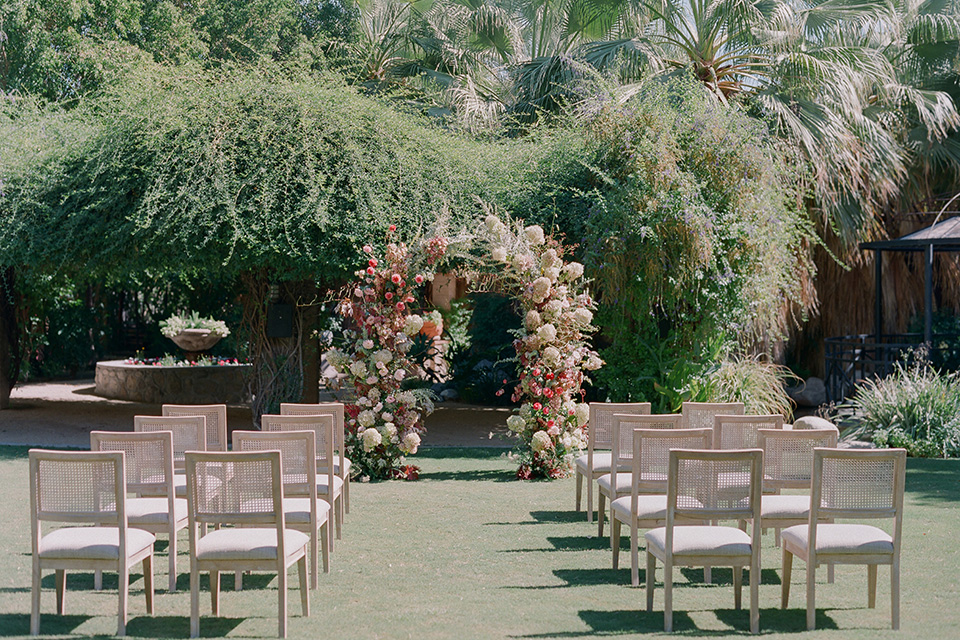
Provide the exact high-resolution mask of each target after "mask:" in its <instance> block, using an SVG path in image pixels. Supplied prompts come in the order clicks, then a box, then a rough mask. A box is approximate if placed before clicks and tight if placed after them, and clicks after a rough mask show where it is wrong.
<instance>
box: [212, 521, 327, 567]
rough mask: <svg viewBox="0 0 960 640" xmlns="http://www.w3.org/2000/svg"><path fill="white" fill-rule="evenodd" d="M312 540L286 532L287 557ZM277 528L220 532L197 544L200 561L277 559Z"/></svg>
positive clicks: (213, 532) (298, 533)
mask: <svg viewBox="0 0 960 640" xmlns="http://www.w3.org/2000/svg"><path fill="white" fill-rule="evenodd" d="M309 541H310V538H308V537H307V536H306V534H303V533H301V532H299V531H293V530H291V529H284V531H283V544H284V546H285V547H286V551H287V555H290V554H292V553H293V552H294V551H296V550H298V549H300V548H302V547H303V545H305V544H307V543H308V542H309ZM276 558H277V530H276V529H254V528H242V529H219V530H217V531H211V532H209V533H207V535H205V536H203V537H202V538H200V539H199V540H198V541H197V559H198V560H276Z"/></svg>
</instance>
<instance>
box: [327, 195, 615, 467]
mask: <svg viewBox="0 0 960 640" xmlns="http://www.w3.org/2000/svg"><path fill="white" fill-rule="evenodd" d="M481 229H482V231H481V233H480V236H479V238H478V239H479V240H481V242H482V243H483V244H484V247H483V248H484V250H485V255H484V259H483V260H484V262H485V263H486V264H487V265H488V266H492V267H494V268H496V276H495V278H496V279H497V280H498V281H499V288H501V289H504V290H508V291H511V292H513V293H514V295H516V297H517V300H518V301H519V304H520V306H521V310H522V312H523V317H524V322H523V327H522V328H521V329H520V330H519V331H517V332H516V340H514V348H515V349H516V352H517V359H518V362H519V365H520V366H519V380H518V382H517V384H516V386H515V387H514V390H513V394H512V398H513V401H514V402H522V404H521V406H520V409H519V411H518V412H517V413H516V414H515V415H512V416H510V418H509V419H508V420H507V426H508V427H509V429H510V431H511V432H512V433H513V434H514V435H515V437H516V438H517V440H518V442H517V445H516V447H515V450H514V456H515V458H516V459H517V460H518V462H519V469H518V471H517V477H518V478H520V479H529V478H534V477H546V478H561V477H564V476H566V475H568V474H569V473H570V471H571V464H572V460H573V456H574V455H576V454H577V453H579V452H580V451H581V450H582V449H583V447H584V444H585V442H586V438H585V434H584V426H585V425H586V422H587V418H588V416H589V408H588V406H587V405H586V404H585V403H582V402H579V400H581V399H582V396H583V390H582V386H583V383H584V382H585V380H586V379H587V378H586V374H585V372H586V371H592V370H596V369H598V368H600V367H601V366H602V364H603V362H602V361H601V360H600V358H599V356H598V355H597V353H596V352H595V351H594V350H593V349H592V348H590V346H589V337H590V335H591V334H592V333H593V332H594V331H595V330H596V328H595V327H594V326H593V325H592V321H593V310H594V309H595V308H596V305H595V302H594V300H593V298H592V297H591V296H590V294H589V292H588V290H587V287H586V285H587V282H586V280H585V279H584V277H583V265H581V264H580V263H578V262H567V261H566V260H565V259H564V255H565V253H566V252H567V248H565V247H564V246H563V245H562V244H561V243H560V242H559V241H557V240H555V239H554V238H551V237H547V236H545V235H544V232H543V229H542V228H541V227H539V226H536V225H533V226H528V227H524V226H523V224H522V222H520V221H516V222H510V223H509V224H505V223H504V222H503V221H501V220H500V219H499V218H498V217H497V216H495V215H492V214H490V215H488V216H486V218H485V219H484V224H483V225H482V226H481ZM395 231H396V227H395V226H393V225H391V226H390V230H389V233H388V236H387V240H388V242H387V245H386V252H385V254H384V256H383V259H382V260H380V259H378V258H377V257H376V256H374V255H373V253H374V251H373V248H372V247H371V246H370V245H366V246H364V247H363V251H364V253H365V254H366V260H367V265H366V267H365V268H364V269H363V270H361V271H358V272H357V276H358V278H359V280H358V281H357V282H356V283H354V284H352V285H350V286H349V287H347V288H346V289H345V291H344V294H343V296H342V297H341V300H340V302H339V304H338V305H337V312H338V313H339V314H340V315H341V316H343V317H344V318H347V319H348V320H349V321H350V324H351V325H352V328H348V329H346V330H345V331H344V332H343V337H344V347H343V349H331V350H330V351H329V352H328V353H327V360H328V362H329V363H330V364H331V365H332V366H333V367H334V369H336V371H337V372H338V373H339V374H341V375H342V376H344V378H345V380H346V382H347V383H348V384H350V385H352V386H353V388H354V390H355V391H356V395H357V400H356V401H355V402H354V403H351V404H347V405H346V412H347V416H348V419H347V437H346V447H347V453H348V455H349V457H350V459H351V460H352V461H353V462H354V464H355V465H356V468H357V470H358V472H359V473H360V474H361V475H368V476H370V477H371V478H407V479H415V478H416V477H417V475H418V473H419V469H418V468H417V467H416V466H413V465H408V464H407V463H406V456H407V455H412V454H414V453H416V452H417V448H418V447H419V445H420V436H421V434H422V433H423V431H424V426H423V418H424V417H425V415H428V414H429V413H430V412H432V411H433V402H432V396H431V393H430V392H429V391H427V390H426V389H407V390H404V389H403V382H404V380H405V379H406V378H407V377H408V376H410V375H411V374H413V373H415V372H416V370H417V366H416V365H415V364H414V362H413V361H412V360H411V359H410V357H409V354H410V350H411V348H412V347H413V340H414V336H416V335H417V334H418V333H419V332H420V330H421V329H422V328H423V323H424V318H423V317H421V316H420V315H418V314H416V313H414V311H413V310H414V309H416V308H417V304H418V300H417V291H418V289H419V287H420V285H422V284H423V283H424V282H425V281H426V280H427V279H432V277H433V274H432V273H431V271H430V267H432V266H433V265H435V264H436V263H438V262H439V261H441V260H442V259H443V258H444V257H445V255H446V254H447V251H448V247H449V243H450V240H449V239H448V238H447V237H445V236H443V235H439V234H438V235H435V236H433V237H431V238H429V239H428V240H426V241H424V242H422V243H421V252H422V254H423V257H424V258H425V260H424V262H425V263H426V265H427V266H426V268H424V269H423V270H421V272H418V273H417V274H416V275H414V276H413V278H412V280H411V278H410V274H411V273H412V272H413V271H414V266H413V265H414V260H413V258H412V256H411V252H410V251H409V250H408V248H407V246H406V245H405V244H403V243H400V242H392V241H390V239H391V237H392V234H393V233H394V232H395ZM491 260H492V263H491ZM430 320H431V321H433V322H434V323H435V324H437V326H438V327H440V328H441V330H442V320H441V318H440V315H439V313H436V312H434V313H432V314H431V316H430ZM504 382H506V381H504Z"/></svg>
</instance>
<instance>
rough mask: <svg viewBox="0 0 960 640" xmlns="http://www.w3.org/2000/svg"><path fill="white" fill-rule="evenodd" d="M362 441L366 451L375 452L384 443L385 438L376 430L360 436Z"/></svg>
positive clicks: (368, 430)
mask: <svg viewBox="0 0 960 640" xmlns="http://www.w3.org/2000/svg"><path fill="white" fill-rule="evenodd" d="M360 439H361V440H362V441H363V450H364V451H373V450H374V449H376V448H377V447H379V446H380V443H381V442H383V436H381V435H380V432H379V431H377V430H376V429H367V430H366V431H364V432H363V433H362V434H360Z"/></svg>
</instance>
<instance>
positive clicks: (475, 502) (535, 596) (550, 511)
mask: <svg viewBox="0 0 960 640" xmlns="http://www.w3.org/2000/svg"><path fill="white" fill-rule="evenodd" d="M501 455H502V454H501V452H500V451H496V450H492V449H432V450H423V451H422V453H421V454H420V455H418V456H417V462H418V464H420V465H421V466H422V467H423V475H422V478H421V480H420V481H419V482H409V483H405V482H388V483H374V484H355V485H353V490H352V496H351V497H352V507H353V509H352V512H351V514H350V516H349V517H348V519H347V521H346V523H345V527H344V532H343V540H342V541H339V542H338V544H337V547H336V551H335V553H334V555H333V557H332V560H331V564H332V566H331V573H330V574H328V575H323V574H321V576H320V578H321V579H320V588H319V589H318V590H317V591H314V592H311V606H312V608H313V613H312V615H311V617H309V618H302V617H300V615H299V597H298V594H297V593H296V592H291V594H290V637H292V638H325V637H331V638H332V637H342V638H360V639H367V638H416V639H420V638H455V637H460V638H464V639H469V638H577V637H584V638H590V637H598V636H617V637H632V636H638V635H640V634H648V633H657V632H659V633H662V628H663V627H662V624H663V616H662V613H660V611H661V607H662V590H661V589H660V588H659V585H658V589H657V600H656V610H655V611H654V612H653V613H650V614H648V613H646V612H644V611H642V610H641V608H642V606H643V602H644V590H643V588H642V587H641V588H632V587H630V586H629V582H630V576H629V556H628V555H627V554H626V553H624V554H623V555H622V556H621V558H622V560H623V564H622V565H621V567H622V568H621V569H620V570H619V571H616V572H615V571H612V570H611V569H610V568H609V567H610V553H609V551H608V547H607V542H606V539H603V540H600V539H598V538H597V537H596V528H595V525H588V524H587V522H586V521H585V518H584V515H583V514H576V513H574V511H573V492H574V491H573V484H574V483H573V480H572V479H571V480H566V481H558V482H552V483H550V482H516V481H514V480H513V479H512V470H513V468H514V467H513V465H512V463H511V462H510V461H509V460H506V459H505V458H502V457H500V456H501ZM908 470H909V471H908V477H907V498H906V502H907V511H906V524H905V535H904V542H903V577H902V585H903V599H902V611H903V613H902V616H903V619H902V630H901V631H900V632H899V633H897V632H892V631H890V629H889V621H890V609H889V573H888V572H887V571H886V570H885V569H883V568H881V570H880V581H879V582H880V593H879V594H878V607H877V609H876V610H869V609H867V608H866V597H867V596H866V570H865V569H862V568H859V567H838V568H837V580H836V583H835V584H832V585H831V584H826V570H825V569H821V571H820V572H818V577H819V585H818V605H819V608H818V613H817V620H818V627H820V629H821V630H818V631H816V632H814V633H809V634H808V633H807V632H805V631H804V629H805V628H806V627H805V614H804V609H803V606H804V602H803V593H804V588H803V581H804V580H805V573H804V570H803V565H802V563H801V564H800V565H799V567H796V568H795V570H794V578H793V579H794V582H795V584H794V587H793V589H792V592H793V593H792V606H793V608H791V609H789V610H787V611H780V610H779V609H778V606H779V594H780V582H779V574H780V571H779V569H775V568H776V567H779V563H780V553H779V551H778V550H777V549H776V548H775V547H774V546H773V536H772V534H769V535H768V536H766V537H765V540H764V542H765V544H764V549H763V553H764V556H763V566H764V567H765V569H764V571H763V572H762V574H763V575H762V579H763V583H762V586H761V588H760V626H761V632H762V633H763V634H765V635H767V636H775V637H781V636H783V637H786V636H796V635H800V636H802V637H805V638H806V637H817V638H819V637H824V638H844V639H846V638H864V639H866V638H870V639H871V640H873V639H874V638H884V637H887V638H917V637H924V638H957V637H960V586H958V583H960V577H958V576H960V551H958V545H957V544H956V543H955V540H956V536H957V532H958V531H960V510H958V508H957V505H958V503H960V463H958V462H953V461H939V460H910V461H909V463H908ZM0 483H2V486H4V487H6V490H5V491H4V492H3V494H2V495H0V513H2V514H3V515H2V519H0V522H2V525H3V537H2V538H0V539H2V545H3V553H2V555H0V636H4V637H6V636H21V635H26V633H27V630H28V622H29V611H30V544H29V531H30V525H29V517H28V508H29V501H28V496H27V461H26V450H25V449H22V448H10V447H5V448H4V447H0ZM182 540H184V542H183V546H182V549H186V541H185V536H184V537H183V538H182ZM157 548H158V559H157V562H156V566H157V570H158V574H157V580H156V584H157V585H158V587H160V586H165V585H166V582H167V581H166V576H165V575H164V573H165V571H166V564H167V563H166V558H165V555H166V542H165V541H163V542H160V543H159V544H158V545H157ZM641 564H642V561H641ZM180 566H181V572H182V571H183V570H186V569H187V568H188V566H189V564H188V559H187V556H186V555H184V556H182V560H181V563H180ZM291 576H292V577H293V574H291ZM111 578H112V579H111ZM730 580H731V574H730V570H729V569H727V570H723V569H715V570H714V582H715V584H712V585H704V584H703V583H702V581H701V572H700V571H699V570H696V571H688V570H686V569H684V570H678V571H677V581H678V583H679V587H678V588H677V589H676V590H675V596H674V598H675V608H676V613H675V617H674V620H675V628H676V629H677V631H676V634H677V635H695V636H714V637H722V636H725V635H747V634H746V629H747V628H748V618H747V614H746V612H740V611H734V610H733V592H732V588H731V586H730ZM223 582H224V593H223V596H222V598H221V612H222V613H223V616H224V617H222V618H220V619H214V618H210V617H202V618H201V621H200V628H201V633H202V635H204V636H231V637H275V634H276V618H275V610H276V591H275V589H276V579H275V578H274V577H272V576H267V575H263V576H259V575H255V576H251V577H249V578H248V579H247V580H245V586H246V587H247V590H245V591H243V592H240V593H235V592H233V591H232V584H233V580H232V578H231V577H229V576H228V577H225V578H224V581H223ZM642 582H643V576H642V569H641V583H642ZM92 583H93V579H92V575H91V574H73V575H71V576H70V577H69V579H68V589H69V590H68V593H67V613H68V615H67V616H65V617H62V618H61V617H58V616H56V615H55V614H54V613H53V610H54V593H53V575H52V574H50V575H46V576H45V577H44V581H43V585H44V593H43V609H42V610H43V612H44V615H43V617H42V621H41V632H43V633H44V634H50V635H56V636H61V637H71V636H78V635H79V636H94V635H110V634H112V633H113V631H114V630H115V624H116V618H115V612H116V592H115V591H111V590H110V589H111V587H112V588H114V589H115V588H116V578H115V577H111V576H106V577H105V579H104V583H105V586H106V589H105V590H104V591H103V592H100V593H96V592H93V591H91V590H90V588H91V587H92ZM179 584H180V586H181V587H182V589H183V590H182V591H180V592H178V593H176V594H167V593H166V592H165V591H163V590H159V589H158V591H157V601H156V616H154V617H148V616H146V615H145V614H144V602H143V594H142V591H141V589H142V587H143V580H142V577H141V576H139V575H137V576H134V578H133V580H132V587H131V600H130V611H131V616H130V621H129V623H128V627H127V628H128V634H129V635H130V636H133V637H151V638H153V637H157V638H167V637H185V636H187V635H188V631H189V600H190V597H189V592H188V591H187V589H188V588H189V586H188V584H189V583H188V577H187V575H185V574H181V576H180V579H179ZM203 584H204V592H203V593H202V600H201V613H203V614H204V615H206V614H207V613H209V607H210V604H209V602H210V600H209V597H208V594H207V592H206V581H205V580H204V583H203ZM295 585H296V580H292V581H291V586H292V587H293V588H295ZM748 593H749V592H748V589H747V587H746V586H745V587H744V602H745V603H746V602H747V598H748Z"/></svg>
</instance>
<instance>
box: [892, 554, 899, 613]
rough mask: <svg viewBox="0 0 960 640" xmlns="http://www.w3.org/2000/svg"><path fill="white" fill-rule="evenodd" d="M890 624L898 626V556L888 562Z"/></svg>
mask: <svg viewBox="0 0 960 640" xmlns="http://www.w3.org/2000/svg"><path fill="white" fill-rule="evenodd" d="M890 626H891V627H892V628H893V629H894V630H896V629H899V628H900V558H894V559H893V562H892V563H891V564H890Z"/></svg>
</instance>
